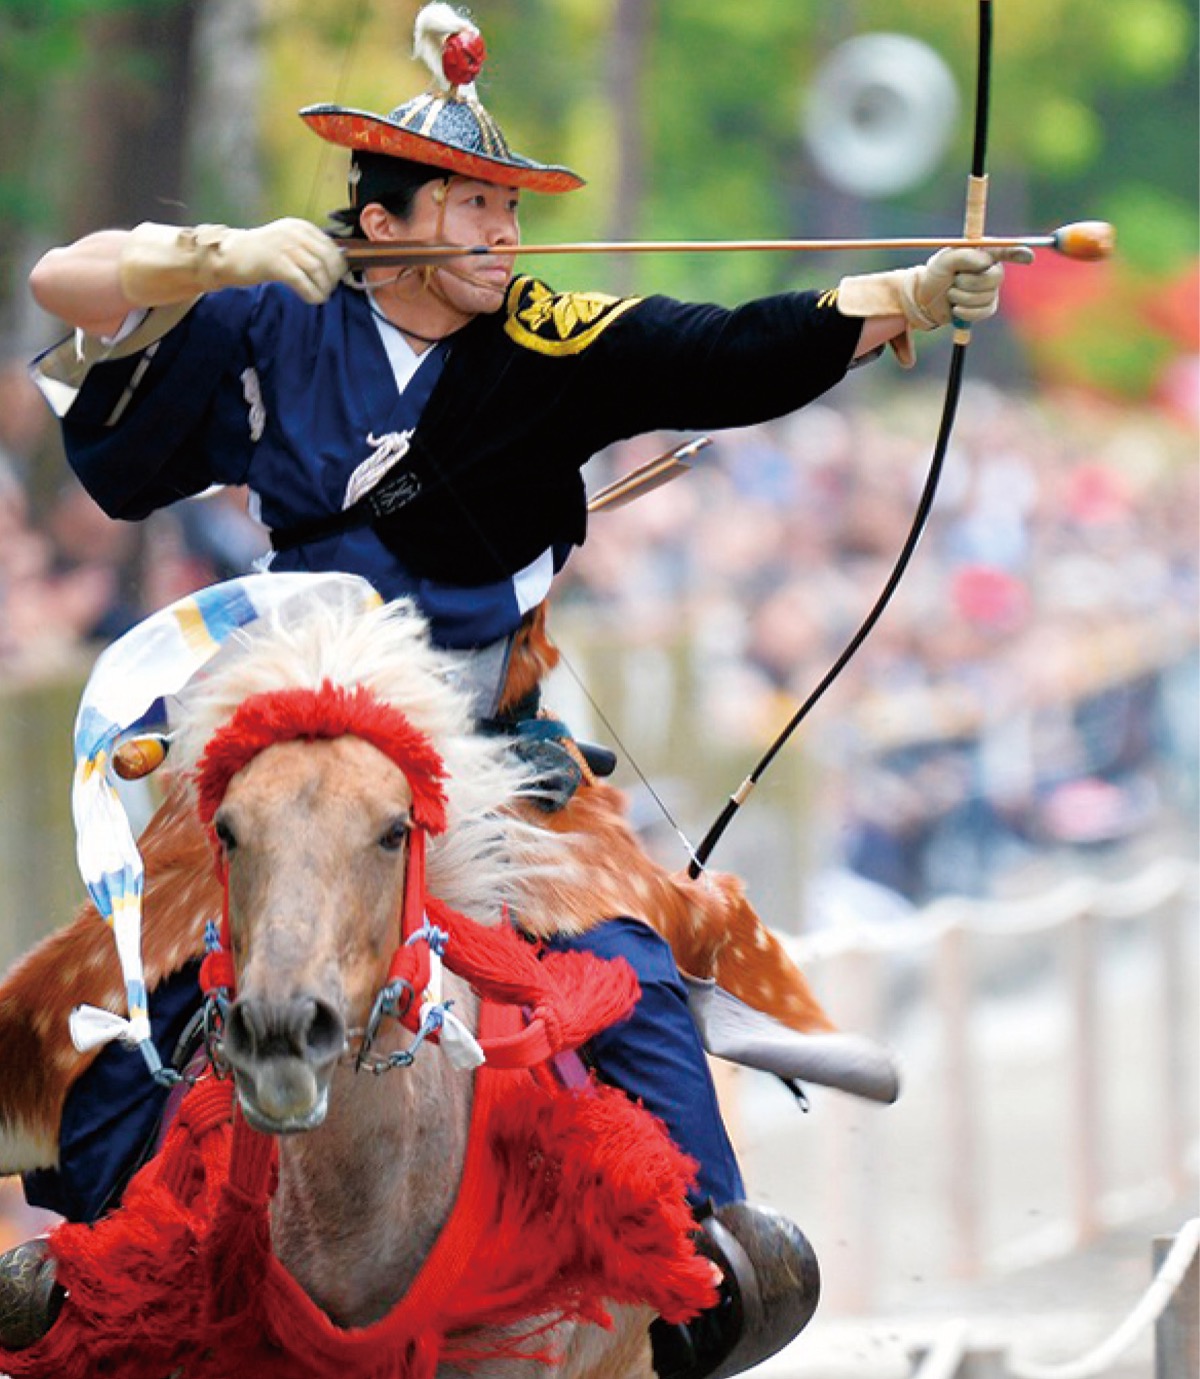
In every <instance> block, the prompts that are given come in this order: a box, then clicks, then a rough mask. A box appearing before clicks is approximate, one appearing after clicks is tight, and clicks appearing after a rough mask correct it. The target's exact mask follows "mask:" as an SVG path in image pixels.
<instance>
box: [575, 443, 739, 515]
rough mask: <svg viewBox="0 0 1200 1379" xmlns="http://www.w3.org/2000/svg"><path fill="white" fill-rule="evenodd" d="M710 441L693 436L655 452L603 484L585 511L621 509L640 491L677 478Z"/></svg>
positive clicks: (639, 494)
mask: <svg viewBox="0 0 1200 1379" xmlns="http://www.w3.org/2000/svg"><path fill="white" fill-rule="evenodd" d="M711 444H712V438H711V437H709V436H697V438H696V439H695V440H691V441H688V442H686V444H684V445H681V446H679V447H678V448H677V449H675V450H668V451H667V452H666V454H664V455H656V456H655V457H654V459H652V460H647V461H646V463H645V464H642V465H638V467H637V468H636V469H631V470H630V471H629V473H628V474H625V475H622V477H621V478H619V479H614V480H613V482H612V483H611V484H606V485H605V487H604V488H602V489H600V490H599V492H598V493H595V494H593V496H592V497H591V498H590V499H589V500H588V512H603V510H604V509H605V508H621V507H624V506H625V504H626V503H632V502H633V500H634V499H635V498H640V497H641V496H642V494H644V493H650V492H652V491H653V490H654V489H656V488H661V487H662V485H663V484H669V483H670V482H671V480H672V479H678V478H679V476H680V475H681V474H686V473H687V471H688V470H689V469H691V467H692V460H693V459H694V458H695V457H696V456H697V455H698V454H699V453H700V451H701V450H704V449H706V448H707V447H708V446H710V445H711Z"/></svg>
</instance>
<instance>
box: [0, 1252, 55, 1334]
mask: <svg viewBox="0 0 1200 1379" xmlns="http://www.w3.org/2000/svg"><path fill="white" fill-rule="evenodd" d="M55 1276H56V1266H55V1263H54V1260H53V1259H52V1258H51V1256H50V1253H49V1247H48V1245H47V1243H46V1241H45V1240H27V1241H25V1243H24V1244H23V1245H14V1246H13V1248H12V1249H11V1250H6V1251H5V1252H4V1253H3V1254H0V1346H3V1347H4V1349H5V1350H24V1349H25V1348H26V1347H27V1346H31V1345H32V1344H33V1343H34V1341H40V1340H41V1339H42V1337H43V1336H44V1335H45V1334H46V1332H47V1331H49V1330H50V1328H51V1327H52V1326H53V1325H54V1323H55V1321H56V1319H57V1318H58V1314H59V1312H60V1311H61V1310H62V1305H63V1298H65V1297H66V1293H64V1292H63V1290H62V1289H61V1288H60V1287H59V1286H58V1284H57V1283H56V1282H55Z"/></svg>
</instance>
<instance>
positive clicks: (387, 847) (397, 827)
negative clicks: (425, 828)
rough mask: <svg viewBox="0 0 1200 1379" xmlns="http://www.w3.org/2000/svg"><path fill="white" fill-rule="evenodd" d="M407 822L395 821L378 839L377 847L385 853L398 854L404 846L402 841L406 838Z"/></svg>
mask: <svg viewBox="0 0 1200 1379" xmlns="http://www.w3.org/2000/svg"><path fill="white" fill-rule="evenodd" d="M408 830H409V821H408V820H407V819H396V820H395V821H394V822H393V823H392V824H391V825H390V826H389V827H388V828H387V829H386V830H385V831H384V832H383V833H382V834H381V835H380V838H379V846H380V847H381V848H383V850H384V851H385V852H399V851H400V849H401V848H402V847H403V846H404V840H405V838H407V837H408Z"/></svg>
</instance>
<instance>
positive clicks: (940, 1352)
mask: <svg viewBox="0 0 1200 1379" xmlns="http://www.w3.org/2000/svg"><path fill="white" fill-rule="evenodd" d="M967 1342H968V1331H967V1324H966V1322H965V1321H953V1322H947V1323H946V1324H945V1325H944V1326H942V1327H940V1328H939V1329H938V1333H937V1335H936V1336H934V1338H933V1344H932V1345H931V1346H930V1347H929V1349H928V1350H927V1351H926V1352H925V1355H924V1357H923V1358H922V1360H921V1363H920V1364H919V1365H918V1367H917V1368H916V1369H915V1370H914V1371H913V1376H912V1379H955V1376H956V1375H957V1374H958V1372H959V1367H960V1366H961V1364H962V1362H963V1360H964V1359H965V1358H966V1355H967Z"/></svg>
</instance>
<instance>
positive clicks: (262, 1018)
mask: <svg viewBox="0 0 1200 1379" xmlns="http://www.w3.org/2000/svg"><path fill="white" fill-rule="evenodd" d="M345 1042H346V1027H345V1023H344V1022H343V1020H342V1017H341V1016H340V1015H339V1014H338V1012H337V1011H336V1010H335V1009H334V1008H333V1007H332V1006H331V1005H329V1004H328V1003H327V1002H325V1001H319V1000H316V999H314V998H313V997H311V996H303V997H296V998H295V999H293V1000H290V1001H264V1000H255V999H254V998H252V997H243V998H242V999H240V1000H238V1001H235V1002H234V1004H233V1007H232V1009H231V1010H230V1012H229V1018H228V1021H227V1023H226V1027H225V1051H226V1054H227V1055H228V1056H229V1057H230V1058H231V1059H232V1060H233V1061H234V1063H235V1064H236V1063H237V1062H239V1061H240V1062H250V1061H260V1060H263V1059H266V1058H300V1059H303V1060H304V1062H306V1063H310V1064H318V1065H319V1064H322V1063H330V1062H332V1061H333V1060H334V1059H336V1058H337V1057H339V1055H340V1054H341V1052H342V1049H343V1047H344V1045H345Z"/></svg>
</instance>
